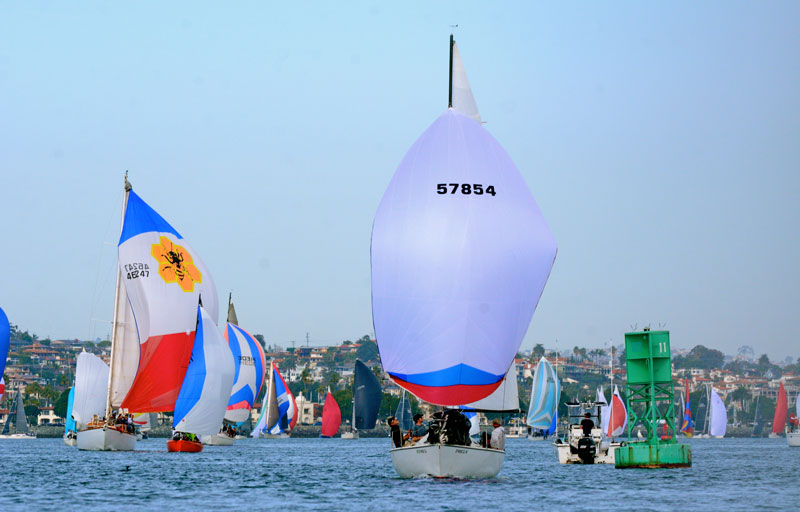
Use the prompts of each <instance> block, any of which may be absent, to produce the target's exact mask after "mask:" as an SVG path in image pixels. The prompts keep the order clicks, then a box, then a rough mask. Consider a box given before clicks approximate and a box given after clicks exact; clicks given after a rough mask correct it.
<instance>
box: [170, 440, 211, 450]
mask: <svg viewBox="0 0 800 512" xmlns="http://www.w3.org/2000/svg"><path fill="white" fill-rule="evenodd" d="M167 451H168V452H185V453H198V452H202V451H203V443H201V442H199V441H184V440H183V439H180V440H178V441H175V440H174V439H172V440H169V441H167Z"/></svg>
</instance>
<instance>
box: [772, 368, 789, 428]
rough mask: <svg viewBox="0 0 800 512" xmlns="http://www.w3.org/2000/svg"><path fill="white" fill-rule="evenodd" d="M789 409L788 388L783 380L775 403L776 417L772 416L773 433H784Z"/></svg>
mask: <svg viewBox="0 0 800 512" xmlns="http://www.w3.org/2000/svg"><path fill="white" fill-rule="evenodd" d="M788 409H789V400H787V399H786V390H785V389H783V381H781V387H780V389H778V403H777V404H776V405H775V417H774V418H772V433H773V434H782V433H783V431H784V429H785V428H786V411H787V410H788Z"/></svg>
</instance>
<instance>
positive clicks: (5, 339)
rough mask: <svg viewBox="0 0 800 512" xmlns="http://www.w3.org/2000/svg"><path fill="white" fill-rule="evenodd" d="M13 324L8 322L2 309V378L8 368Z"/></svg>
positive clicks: (0, 325)
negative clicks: (7, 359)
mask: <svg viewBox="0 0 800 512" xmlns="http://www.w3.org/2000/svg"><path fill="white" fill-rule="evenodd" d="M10 340H11V324H10V323H9V321H8V317H7V316H6V314H5V312H4V311H3V308H0V376H2V375H3V372H4V371H5V368H6V358H7V357H8V347H9V345H10V344H11V341H10Z"/></svg>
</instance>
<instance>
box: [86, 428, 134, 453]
mask: <svg viewBox="0 0 800 512" xmlns="http://www.w3.org/2000/svg"><path fill="white" fill-rule="evenodd" d="M77 446H78V449H79V450H89V451H117V452H130V451H133V450H134V449H135V448H136V435H135V434H128V433H127V432H120V431H119V430H117V429H114V428H108V427H101V428H93V429H90V430H82V431H80V432H78V435H77Z"/></svg>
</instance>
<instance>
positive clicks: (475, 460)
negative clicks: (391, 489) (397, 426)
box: [389, 444, 506, 479]
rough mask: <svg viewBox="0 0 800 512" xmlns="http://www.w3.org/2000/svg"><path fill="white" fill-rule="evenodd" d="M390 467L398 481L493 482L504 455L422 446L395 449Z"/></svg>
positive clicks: (467, 448) (468, 448)
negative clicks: (431, 479) (468, 479)
mask: <svg viewBox="0 0 800 512" xmlns="http://www.w3.org/2000/svg"><path fill="white" fill-rule="evenodd" d="M389 453H390V454H391V456H392V465H393V466H394V469H395V471H397V474H398V475H400V477H401V478H420V477H434V478H470V479H473V478H474V479H481V478H494V477H495V476H497V473H499V472H500V468H502V467H503V458H504V457H505V454H506V452H504V451H502V450H494V449H491V448H481V447H476V446H458V445H442V444H433V445H430V444H423V445H414V446H406V447H402V448H394V449H392V450H391V451H390V452H389Z"/></svg>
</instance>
